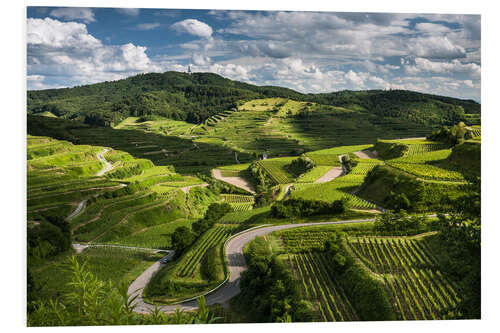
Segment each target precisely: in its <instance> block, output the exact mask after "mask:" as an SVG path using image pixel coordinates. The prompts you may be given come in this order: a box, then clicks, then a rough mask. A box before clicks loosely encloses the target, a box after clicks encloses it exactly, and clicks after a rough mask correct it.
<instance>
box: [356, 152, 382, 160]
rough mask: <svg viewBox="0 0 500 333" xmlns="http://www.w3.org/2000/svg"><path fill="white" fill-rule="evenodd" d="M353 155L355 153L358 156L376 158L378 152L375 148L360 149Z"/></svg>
mask: <svg viewBox="0 0 500 333" xmlns="http://www.w3.org/2000/svg"><path fill="white" fill-rule="evenodd" d="M354 155H356V156H357V157H359V158H372V159H375V158H378V153H377V151H376V150H374V151H371V150H361V151H355V152H354Z"/></svg>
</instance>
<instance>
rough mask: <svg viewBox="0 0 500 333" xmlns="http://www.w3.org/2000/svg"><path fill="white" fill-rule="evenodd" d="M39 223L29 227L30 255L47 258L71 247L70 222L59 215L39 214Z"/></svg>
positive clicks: (28, 243)
mask: <svg viewBox="0 0 500 333" xmlns="http://www.w3.org/2000/svg"><path fill="white" fill-rule="evenodd" d="M38 219H39V221H38V222H37V224H34V225H31V226H29V227H28V233H27V245H28V256H33V257H35V258H47V257H51V256H54V255H56V254H58V253H61V252H64V251H67V250H68V249H69V248H70V247H71V232H70V228H69V224H68V222H67V221H65V220H64V219H63V218H60V217H58V216H46V217H44V216H39V217H38Z"/></svg>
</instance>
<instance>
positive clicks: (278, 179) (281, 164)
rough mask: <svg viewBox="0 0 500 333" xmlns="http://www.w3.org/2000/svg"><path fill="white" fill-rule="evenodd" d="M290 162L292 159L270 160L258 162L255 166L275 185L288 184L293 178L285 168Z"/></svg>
mask: <svg viewBox="0 0 500 333" xmlns="http://www.w3.org/2000/svg"><path fill="white" fill-rule="evenodd" d="M292 160H293V158H287V159H279V160H278V159H272V160H264V161H259V162H257V164H258V165H259V166H260V167H261V168H262V169H263V170H264V171H265V172H266V174H267V175H268V176H269V177H270V178H271V179H272V180H273V182H275V183H276V184H288V183H291V182H292V181H293V179H294V177H293V176H292V175H291V174H290V173H289V172H288V171H286V169H285V166H286V165H288V164H290V162H291V161H292Z"/></svg>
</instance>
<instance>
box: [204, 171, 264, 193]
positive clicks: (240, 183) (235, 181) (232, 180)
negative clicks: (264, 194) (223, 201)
mask: <svg viewBox="0 0 500 333" xmlns="http://www.w3.org/2000/svg"><path fill="white" fill-rule="evenodd" d="M212 176H214V178H216V179H218V180H222V181H223V182H226V183H229V184H231V185H234V186H236V187H239V188H242V189H244V190H245V191H248V192H250V193H252V194H255V190H254V188H253V186H252V184H250V183H249V182H247V181H246V180H245V179H243V178H241V177H224V176H222V173H221V171H220V170H219V169H213V170H212Z"/></svg>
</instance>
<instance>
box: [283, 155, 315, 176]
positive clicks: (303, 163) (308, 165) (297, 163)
mask: <svg viewBox="0 0 500 333" xmlns="http://www.w3.org/2000/svg"><path fill="white" fill-rule="evenodd" d="M315 166H316V165H315V164H314V162H313V160H311V159H310V158H309V157H307V156H300V157H298V158H297V159H294V160H293V161H292V163H290V164H289V165H288V170H289V171H290V172H292V173H293V174H294V175H296V176H299V175H301V174H303V173H306V172H308V171H309V170H311V169H312V168H314V167H315Z"/></svg>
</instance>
